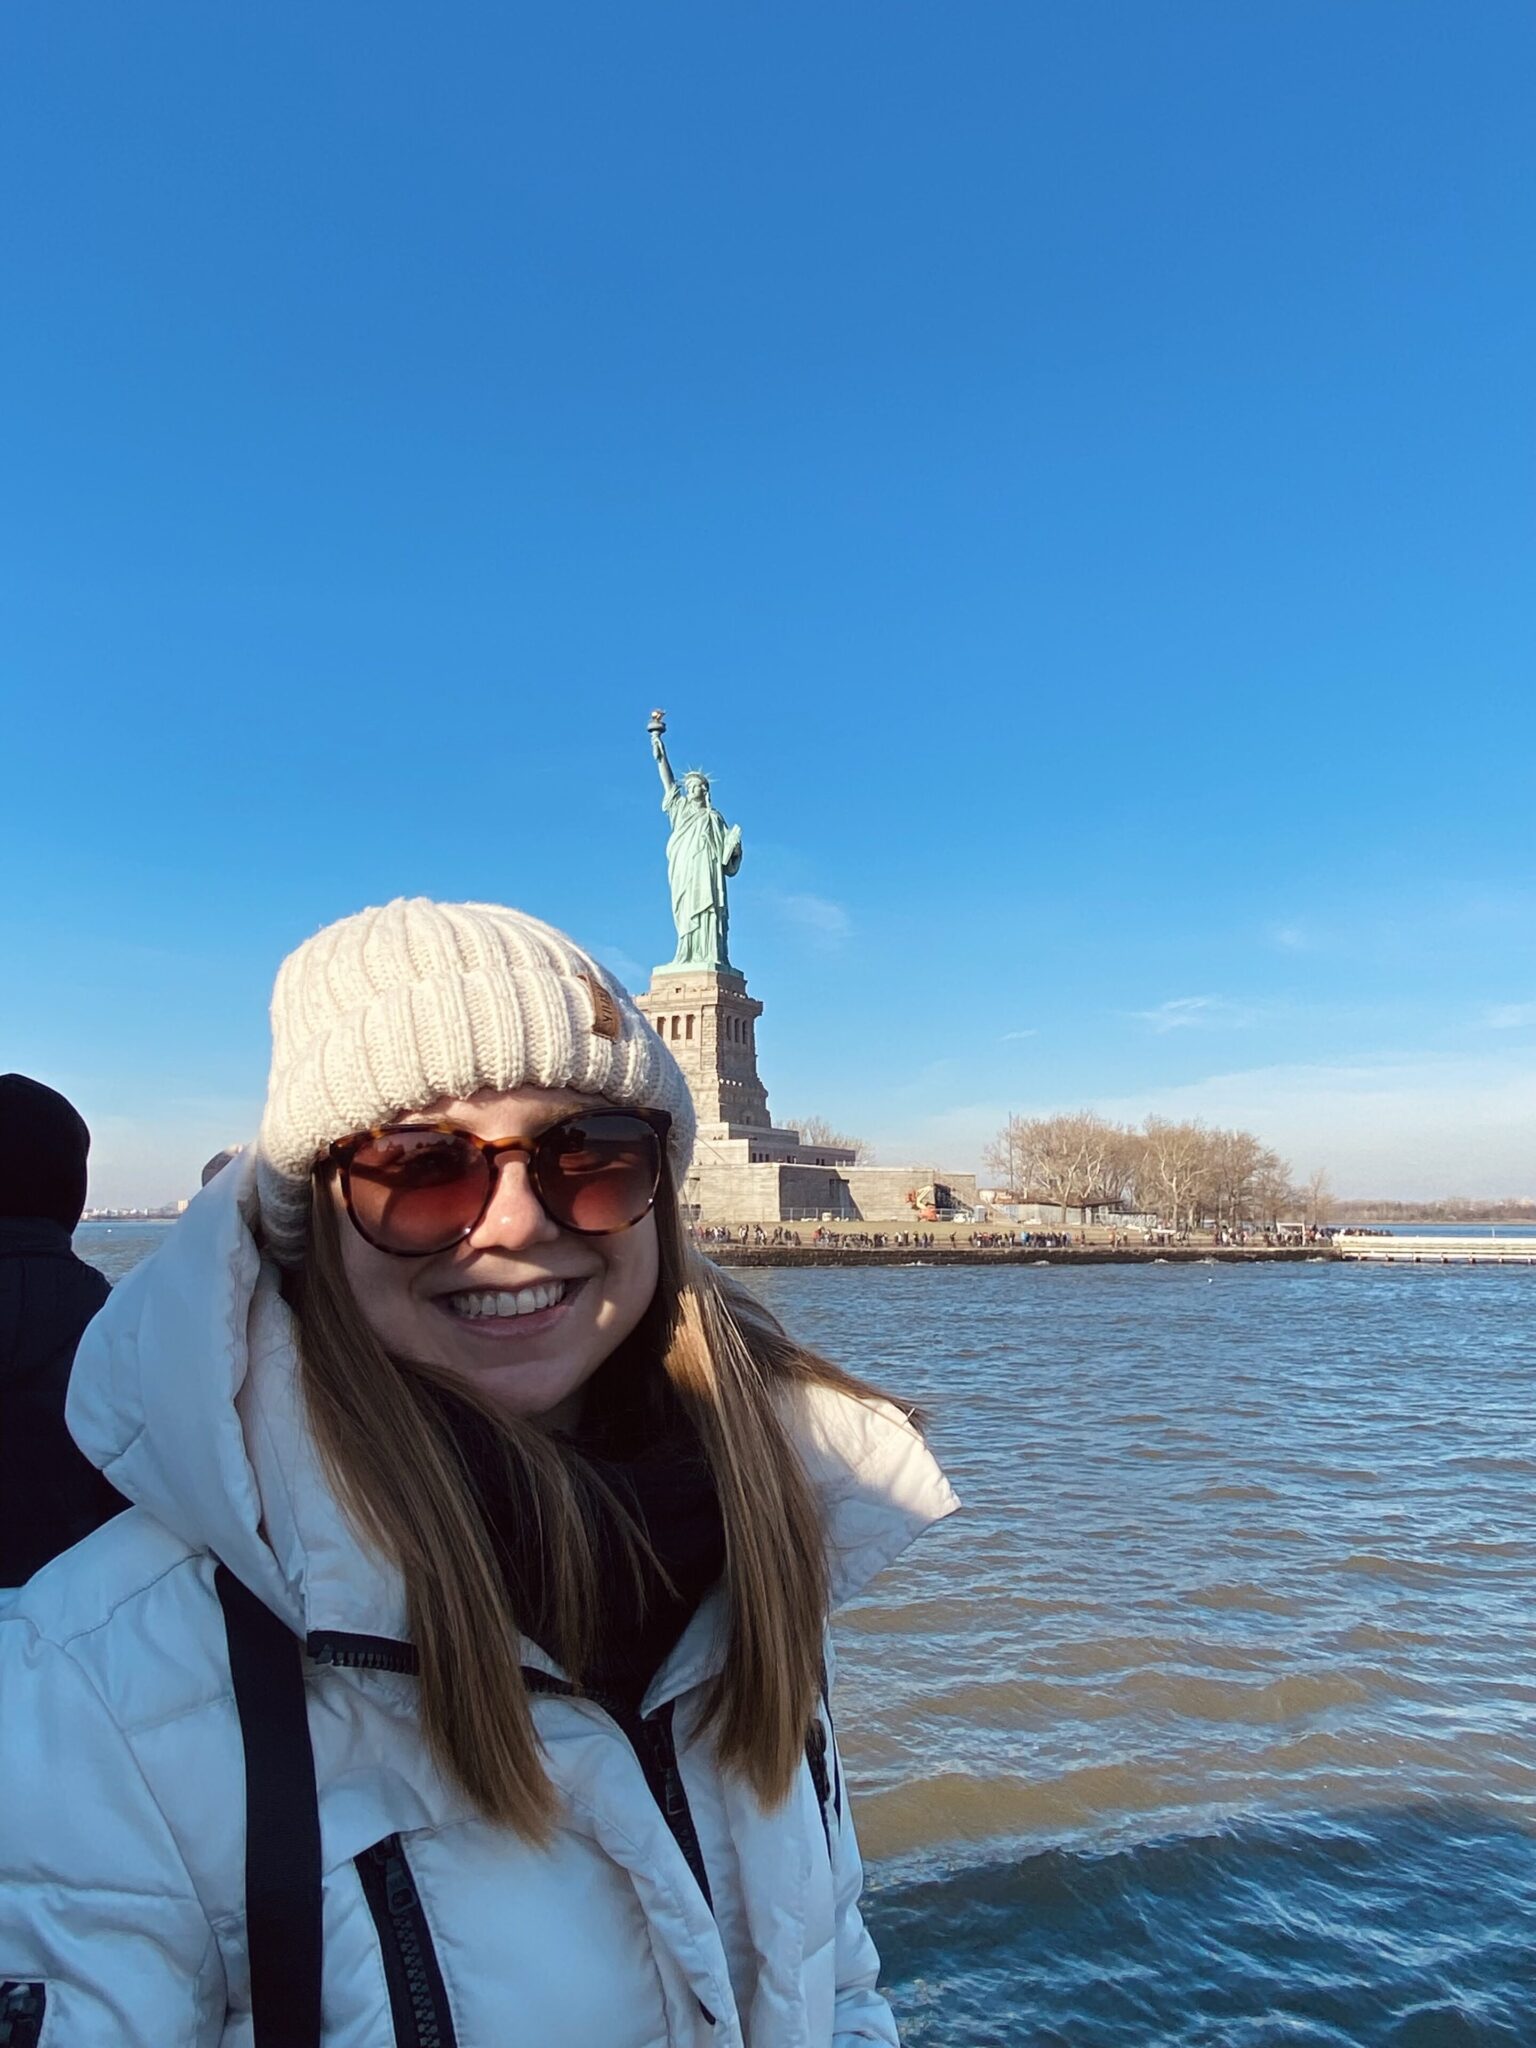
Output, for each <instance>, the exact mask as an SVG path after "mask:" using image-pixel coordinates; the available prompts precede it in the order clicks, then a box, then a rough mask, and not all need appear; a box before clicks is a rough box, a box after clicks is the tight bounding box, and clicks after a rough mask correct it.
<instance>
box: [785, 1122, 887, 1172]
mask: <svg viewBox="0 0 1536 2048" xmlns="http://www.w3.org/2000/svg"><path fill="white" fill-rule="evenodd" d="M788 1128H789V1129H790V1130H792V1131H798V1132H799V1133H800V1142H801V1144H802V1145H809V1146H816V1145H826V1146H830V1147H832V1148H834V1149H838V1150H841V1151H844V1152H851V1153H852V1154H853V1156H854V1163H855V1164H857V1163H858V1161H859V1160H861V1159H863V1158H864V1156H865V1155H866V1153H867V1152H868V1151H869V1147H868V1145H866V1144H865V1142H864V1140H863V1139H862V1138H853V1137H850V1136H849V1135H848V1133H847V1132H846V1131H834V1130H833V1128H832V1126H831V1125H830V1124H829V1123H828V1122H827V1120H826V1118H825V1117H824V1116H792V1117H790V1118H789V1119H788Z"/></svg>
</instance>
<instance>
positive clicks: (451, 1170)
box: [347, 1130, 489, 1254]
mask: <svg viewBox="0 0 1536 2048" xmlns="http://www.w3.org/2000/svg"><path fill="white" fill-rule="evenodd" d="M488 1183H489V1168H488V1167H487V1165H486V1163H485V1160H484V1159H483V1157H482V1156H481V1154H480V1153H479V1152H478V1151H477V1150H476V1148H475V1147H474V1146H473V1145H471V1144H470V1143H468V1141H467V1140H466V1139H464V1138H461V1137H459V1136H458V1135H457V1134H456V1133H455V1132H453V1131H429V1130H419V1131H417V1130H398V1131H381V1132H380V1133H379V1134H378V1136H376V1137H371V1138H367V1139H365V1140H364V1141H363V1143H362V1144H360V1145H359V1146H358V1147H357V1149H356V1150H355V1151H354V1152H353V1153H352V1155H351V1158H350V1160H349V1161H348V1164H347V1191H348V1198H349V1201H350V1205H351V1209H352V1215H353V1219H354V1220H355V1222H356V1224H357V1226H358V1228H359V1230H361V1231H362V1233H363V1235H364V1237H366V1238H367V1239H368V1241H369V1242H370V1243H371V1244H375V1245H378V1246H379V1247H380V1248H381V1249H382V1250H384V1251H391V1252H410V1253H416V1254H421V1253H424V1252H437V1251H445V1250H446V1249H447V1248H448V1246H449V1245H451V1244H457V1243H458V1241H459V1239H460V1238H461V1237H463V1235H464V1234H465V1232H466V1231H467V1230H469V1229H470V1228H471V1227H472V1226H473V1224H474V1221H475V1218H476V1217H477V1216H478V1215H479V1213H480V1211H481V1209H482V1208H483V1207H484V1204H485V1196H486V1189H487V1186H488Z"/></svg>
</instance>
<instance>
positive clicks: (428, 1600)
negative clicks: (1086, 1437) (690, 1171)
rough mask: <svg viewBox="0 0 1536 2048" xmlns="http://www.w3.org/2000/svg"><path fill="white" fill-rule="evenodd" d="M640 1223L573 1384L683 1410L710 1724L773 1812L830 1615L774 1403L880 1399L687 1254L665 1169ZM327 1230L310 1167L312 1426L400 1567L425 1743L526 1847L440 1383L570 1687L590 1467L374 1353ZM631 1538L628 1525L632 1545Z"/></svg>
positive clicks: (586, 1557)
mask: <svg viewBox="0 0 1536 2048" xmlns="http://www.w3.org/2000/svg"><path fill="white" fill-rule="evenodd" d="M655 1214H656V1224H657V1238H658V1250H659V1277H658V1280H657V1286H656V1293H655V1296H654V1298H653V1299H652V1302H651V1304H650V1307H649V1308H648V1310H647V1312H646V1314H645V1316H644V1317H643V1318H642V1320H641V1323H640V1325H639V1327H638V1328H637V1329H636V1331H635V1332H634V1333H633V1335H632V1336H631V1337H630V1338H628V1339H627V1340H626V1342H625V1343H624V1344H623V1345H622V1346H621V1347H620V1349H619V1352H618V1353H616V1354H615V1356H614V1358H612V1359H610V1360H609V1361H607V1362H606V1363H605V1364H604V1365H603V1366H601V1367H599V1369H598V1372H597V1374H596V1375H594V1378H593V1379H592V1380H591V1381H590V1382H589V1383H588V1401H589V1403H590V1402H592V1401H593V1400H594V1399H595V1400H597V1401H599V1402H600V1401H601V1400H602V1399H603V1398H604V1392H605V1386H604V1382H605V1379H606V1383H607V1387H608V1388H618V1387H620V1386H622V1388H623V1390H624V1394H625V1398H626V1399H629V1400H635V1399H637V1398H638V1400H639V1401H641V1402H642V1403H645V1402H650V1403H652V1404H654V1406H655V1408H656V1409H657V1411H658V1412H660V1411H662V1410H664V1408H665V1406H666V1404H667V1403H668V1402H669V1401H672V1402H674V1403H676V1404H680V1405H681V1407H682V1409H683V1411H684V1412H685V1414H686V1416H687V1417H688V1419H689V1420H690V1421H691V1423H692V1425H693V1427H694V1429H695V1430H696V1431H697V1434H698V1438H699V1441H700V1444H701V1445H702V1448H703V1452H704V1456H705V1458H706V1459H707V1461H708V1464H709V1468H710V1472H711V1475H712V1478H713V1481H714V1485H715V1489H716V1491H717V1493H718V1496H719V1500H720V1507H721V1513H722V1517H723V1520H724V1525H725V1573H724V1581H723V1583H724V1592H725V1602H726V1615H727V1630H728V1638H727V1650H726V1657H725V1663H724V1666H723V1668H722V1669H721V1671H720V1674H719V1676H718V1678H717V1679H716V1680H715V1681H714V1684H713V1687H712V1689H711V1692H710V1695H709V1698H708V1700H707V1702H706V1706H705V1718H706V1721H707V1723H708V1725H709V1726H710V1727H711V1729H712V1731H713V1734H714V1737H715V1742H716V1745H717V1749H718V1752H719V1756H720V1759H721V1762H722V1764H724V1765H725V1766H726V1767H727V1768H730V1769H734V1770H736V1771H738V1772H739V1773H740V1774H741V1775H742V1776H743V1777H744V1778H745V1779H746V1780H747V1782H748V1783H749V1784H750V1785H751V1786H752V1787H753V1789H754V1790H755V1791H756V1793H757V1794H758V1796H759V1798H760V1799H761V1800H762V1801H763V1803H764V1804H765V1805H769V1806H772V1805H777V1804H778V1803H779V1802H781V1801H782V1800H783V1799H784V1798H785V1797H786V1796H787V1795H788V1792H789V1789H790V1786H791V1784H792V1782H793V1779H794V1775H795V1771H796V1769H797V1767H798V1764H799V1760H800V1757H801V1754H802V1750H803V1745H804V1742H805V1734H806V1729H807V1727H808V1725H809V1723H810V1719H811V1716H812V1713H813V1711H814V1707H815V1701H816V1693H817V1687H818V1685H819V1682H820V1673H821V1654H822V1631H823V1628H824V1626H825V1622H826V1615H827V1560H826V1543H825V1533H824V1529H823V1525H822V1519H821V1513H820V1508H819V1505H818V1502H817V1499H816V1495H815V1493H814V1491H813V1489H812V1487H811V1484H810V1481H809V1480H808V1478H807V1476H806V1474H805V1471H804V1469H803V1467H802V1465H801V1462H800V1459H799V1456H798V1454H797V1453H796V1451H795V1448H794V1446H793V1444H792V1442H791V1441H790V1437H789V1434H788V1431H787V1429H786V1425H785V1421H784V1417H783V1413H782V1403H783V1397H784V1394H785V1392H786V1391H787V1390H788V1389H791V1388H793V1387H794V1386H796V1385H800V1386H810V1385H814V1386H823V1387H830V1388H835V1389H837V1390H838V1391H840V1392H842V1393H845V1394H848V1395H851V1396H853V1398H855V1399H856V1400H861V1401H869V1400H874V1399H878V1398H881V1397H880V1396H878V1395H877V1394H876V1392H875V1390H874V1389H873V1388H871V1387H869V1386H867V1385H866V1384H865V1383H864V1382H863V1381H861V1380H857V1379H855V1378H854V1377H853V1376H852V1375H851V1374H849V1373H846V1372H844V1371H842V1370H841V1369H840V1368H839V1367H837V1366H835V1365H833V1364H831V1363H830V1362H829V1361H828V1360H827V1359H824V1358H821V1357H820V1356H818V1355H817V1354H816V1353H815V1352H813V1351H809V1350H807V1349H805V1347H804V1346H802V1345H799V1344H796V1343H795V1342H794V1341H793V1340H792V1339H791V1338H790V1337H788V1336H787V1335H786V1334H785V1332H784V1331H783V1329H782V1328H781V1327H780V1326H779V1324H778V1323H777V1322H776V1321H775V1320H774V1319H773V1317H772V1316H771V1315H770V1314H769V1313H768V1311H767V1310H766V1309H765V1308H764V1307H763V1306H762V1305H761V1303H759V1302H758V1301H757V1300H756V1299H755V1298H754V1297H753V1296H752V1295H750V1294H749V1293H748V1292H747V1291H746V1290H745V1289H744V1288H742V1287H740V1286H739V1285H737V1284H736V1283H735V1282H733V1281H732V1280H730V1279H729V1278H727V1276H725V1275H724V1274H722V1273H721V1272H720V1271H719V1270H718V1268H716V1267H715V1266H713V1265H711V1264H710V1263H709V1262H708V1261H707V1260H706V1259H704V1258H702V1257H701V1256H700V1255H699V1254H698V1252H696V1251H695V1250H694V1249H693V1248H692V1247H691V1246H690V1245H689V1243H688V1242H687V1239H686V1237H685V1235H684V1232H683V1227H682V1222H681V1218H680V1214H679V1211H678V1206H677V1201H676V1197H675V1194H674V1192H673V1189H672V1187H671V1184H670V1182H669V1181H668V1180H667V1179H665V1178H664V1179H663V1184H662V1187H661V1189H660V1191H659V1193H658V1196H657V1202H656V1211H655ZM340 1228H341V1226H340V1224H339V1222H338V1218H337V1212H336V1207H335V1204H334V1203H333V1202H332V1200H331V1198H330V1190H329V1187H328V1185H326V1184H325V1183H324V1181H323V1180H321V1179H318V1178H317V1180H316V1182H315V1184H314V1187H313V1191H312V1199H311V1203H310V1219H309V1228H308V1239H307V1246H306V1256H305V1261H304V1266H303V1268H302V1271H301V1273H300V1275H299V1276H298V1279H297V1283H296V1285H295V1287H294V1289H293V1295H294V1307H295V1310H296V1313H297V1318H298V1326H299V1348H300V1358H301V1363H302V1376H303V1386H304V1394H305V1400H306V1403H307V1407H308V1413H309V1419H310V1425H311V1428H312V1429H313V1431H314V1435H315V1438H316V1441H317V1443H318V1445H319V1447H320V1452H321V1456H322V1458H323V1459H324V1461H325V1464H326V1466H327V1469H328V1471H329V1473H330V1475H331V1478H332V1481H333V1483H334V1484H335V1486H336V1488H337V1491H338V1493H339V1495H340V1497H341V1499H342V1501H343V1503H344V1504H345V1506H346V1508H347V1510H348V1512H349V1513H350V1514H351V1516H352V1518H353V1519H354V1521H355V1522H356V1523H357V1525H358V1527H359V1529H360V1530H361V1532H362V1534H363V1535H364V1536H365V1537H366V1538H368V1539H370V1540H371V1541H372V1542H373V1543H374V1544H376V1545H377V1546H378V1547H379V1548H380V1549H381V1550H383V1551H384V1552H385V1554H386V1555H388V1556H390V1557H392V1558H393V1559H394V1560H395V1562H396V1563H397V1564H398V1565H399V1567H400V1570H401V1572H402V1573H403V1575H404V1579H405V1587H406V1599H407V1609H408V1615H409V1623H410V1630H411V1636H412V1639H413V1641H414V1643H415V1646H416V1651H417V1656H418V1659H419V1669H420V1681H421V1693H420V1698H421V1708H420V1711H421V1721H422V1728H423V1732H424V1734H425V1737H426V1741H427V1744H428V1746H429V1748H430V1749H431V1751H432V1754H433V1756H434V1757H435V1759H436V1761H437V1763H438V1764H439V1766H440V1767H441V1768H442V1769H443V1771H444V1772H445V1773H446V1775H447V1776H448V1777H449V1778H450V1779H452V1780H453V1781H454V1782H456V1783H457V1784H458V1785H459V1786H461V1787H462V1789H463V1791H464V1792H465V1794H466V1795H467V1796H468V1797H469V1799H470V1800H471V1801H472V1802H473V1803H474V1805H475V1806H476V1807H477V1808H478V1809H479V1811H480V1812H481V1813H483V1814H484V1815H485V1816H486V1817H487V1818H488V1819H490V1820H493V1821H497V1822H501V1823H503V1824H505V1825H506V1826H509V1827H512V1828H515V1829H516V1830H517V1831H518V1833H519V1834H521V1835H523V1836H524V1837H525V1838H527V1839H528V1840H530V1841H534V1842H541V1841H544V1840H547V1839H548V1836H549V1833H550V1830H551V1827H552V1824H553V1820H554V1812H555V1799H554V1792H553V1788H552V1787H551V1785H550V1782H549V1779H548V1776H547V1775H546V1773H545V1770H544V1767H543V1764H542V1761H541V1759H540V1755H539V1748H538V1741H537V1738H536V1736H535V1733H534V1727H533V1717H532V1715H531V1713H530V1711H529V1705H528V1692H527V1687H526V1685H525V1684H524V1681H523V1676H522V1669H521V1665H520V1661H519V1645H518V1631H519V1624H520V1622H522V1621H523V1620H524V1619H525V1617H522V1616H520V1615H518V1614H516V1613H514V1611H513V1596H512V1595H511V1594H510V1593H509V1590H508V1587H507V1583H506V1576H505V1574H504V1573H503V1571H502V1569H501V1567H500V1565H499V1563H498V1559H497V1554H496V1551H495V1548H494V1545H493V1541H492V1538H491V1535H490V1532H489V1530H488V1528H487V1524H486V1520H485V1515H484V1511H483V1508H482V1506H481V1502H480V1497H479V1495H478V1493H477V1490H476V1487H475V1483H474V1481H473V1479H472V1477H471V1474H470V1472H469V1470H468V1468H467V1466H466V1464H465V1461H464V1457H463V1454H462V1452H461V1450H460V1449H459V1446H458V1443H457V1441H456V1439H455V1436H454V1433H453V1431H452V1429H451V1427H450V1425H449V1421H448V1417H447V1412H446V1410H445V1405H444V1403H443V1400H442V1398H441V1397H442V1394H443V1392H444V1391H452V1392H453V1393H455V1394H456V1395H457V1396H458V1398H459V1399H461V1400H464V1401H468V1402H470V1404H471V1405H473V1406H475V1407H477V1408H479V1409H480V1410H481V1413H482V1414H483V1415H484V1417H485V1419H486V1421H487V1422H488V1423H490V1424H491V1425H492V1427H493V1429H494V1432H495V1436H496V1438H497V1440H499V1443H500V1446H501V1449H502V1452H503V1455H504V1456H505V1458H506V1461H507V1465H508V1470H509V1474H510V1475H511V1476H512V1477H513V1478H514V1479H515V1481H516V1483H517V1486H518V1491H519V1493H520V1494H521V1496H522V1497H523V1498H525V1499H527V1500H528V1501H529V1502H530V1503H531V1507H532V1513H533V1516H534V1517H535V1519H536V1523H537V1525H538V1526H539V1528H540V1530H541V1534H542V1538H543V1540H542V1543H541V1546H540V1549H541V1554H543V1555H545V1556H547V1557H548V1558H549V1559H551V1560H552V1564H551V1567H550V1569H551V1570H552V1572H553V1574H554V1579H555V1583H554V1584H553V1585H551V1586H547V1587H545V1588H544V1589H543V1596H544V1605H545V1608H546V1610H547V1612H548V1614H549V1615H550V1616H551V1617H552V1626H551V1629H550V1633H551V1634H552V1636H553V1640H551V1641H548V1642H546V1643H545V1644H544V1647H545V1648H547V1649H549V1650H550V1651H551V1652H552V1653H553V1654H555V1655H556V1656H557V1657H558V1659H559V1660H560V1662H561V1663H562V1665H563V1666H564V1667H565V1669H566V1670H567V1671H568V1672H569V1673H570V1674H571V1675H572V1677H573V1678H575V1679H577V1680H578V1681H579V1679H580V1675H581V1673H582V1670H583V1668H584V1666H585V1664H586V1662H587V1659H588V1657H589V1655H590V1653H591V1649H592V1640H591V1629H592V1623H593V1618H594V1616H595V1615H596V1613H597V1611H598V1601H597V1599H596V1588H597V1571H598V1549H597V1543H596V1540H595V1532H594V1529H593V1525H592V1516H591V1508H590V1503H591V1500H592V1487H591V1481H590V1477H589V1476H584V1478H583V1480H582V1481H581V1482H578V1478H577V1476H576V1474H575V1472H574V1469H573V1463H572V1459H573V1453H572V1451H571V1449H570V1448H569V1447H568V1446H564V1445H562V1444H561V1443H560V1442H559V1440H558V1439H556V1438H555V1437H553V1436H550V1435H548V1434H545V1433H544V1432H542V1431H540V1430H539V1429H537V1428H535V1427H533V1426H531V1425H530V1424H528V1423H526V1422H520V1421H518V1420H516V1419H514V1418H509V1417H507V1416H505V1415H502V1414H499V1413H497V1412H496V1411H495V1410H493V1409H491V1408H489V1407H488V1406H485V1405H484V1404H482V1403H481V1402H480V1401H479V1400H477V1398H476V1397H475V1395H474V1394H473V1393H472V1392H470V1391H469V1390H467V1389H465V1388H463V1387H461V1386H459V1385H458V1384H457V1383H456V1382H454V1383H451V1385H450V1383H448V1381H447V1379H446V1376H445V1375H443V1374H441V1373H439V1372H437V1371H436V1370H435V1369H433V1368H431V1367H428V1366H424V1365H421V1364H418V1363H413V1362H412V1361H409V1360H406V1359H398V1358H394V1357H392V1356H391V1355H390V1354H389V1353H388V1352H386V1351H385V1349H384V1347H383V1345H382V1344H381V1343H380V1342H379V1340H378V1338H377V1337H376V1336H374V1334H373V1332H372V1331H371V1330H370V1328H369V1327H368V1324H367V1322H366V1321H365V1319H364V1317H363V1315H362V1313H361V1311H360V1310H359V1308H358V1305H357V1302H356V1300H355V1299H354V1297H353V1294H352V1291H351V1288H350V1287H349V1285H348V1283H347V1280H346V1276H345V1272H344V1270H343V1266H342V1256H341V1244H340V1235H339V1232H340ZM610 1368H614V1370H613V1371H612V1372H610ZM611 1505H612V1506H613V1508H614V1511H615V1513H616V1514H617V1515H618V1516H619V1517H620V1519H621V1520H622V1510H621V1509H618V1507H617V1503H611ZM637 1537H638V1532H635V1531H634V1530H633V1527H632V1525H630V1530H629V1538H630V1541H631V1542H633V1541H634V1540H636V1539H637ZM640 1540H643V1539H640Z"/></svg>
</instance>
